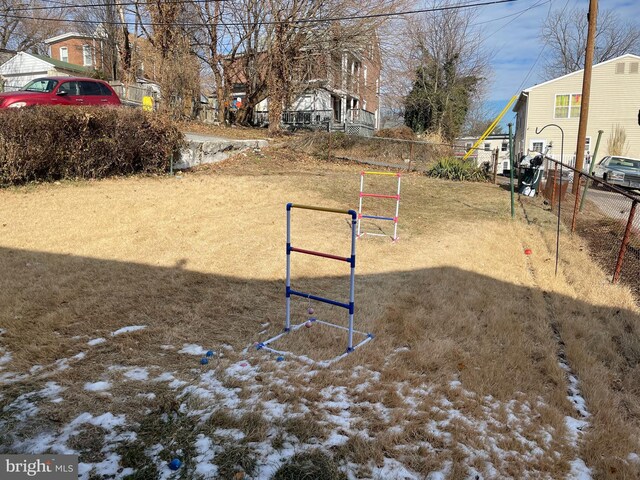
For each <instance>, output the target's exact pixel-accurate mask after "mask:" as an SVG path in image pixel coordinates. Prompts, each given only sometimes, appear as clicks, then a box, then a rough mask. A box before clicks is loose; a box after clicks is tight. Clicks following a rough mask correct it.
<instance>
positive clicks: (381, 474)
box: [372, 457, 445, 480]
mask: <svg viewBox="0 0 640 480" xmlns="http://www.w3.org/2000/svg"><path fill="white" fill-rule="evenodd" d="M433 473H434V472H432V473H430V474H429V476H428V477H427V478H429V479H430V480H436V479H439V478H440V477H432V475H433ZM372 474H373V475H372V476H373V478H376V479H380V480H383V479H384V480H386V479H394V480H414V479H415V480H418V479H419V478H420V476H419V475H418V474H417V473H415V472H412V471H411V470H409V469H407V468H406V467H405V466H404V465H402V464H401V463H400V462H398V461H397V460H395V459H393V458H386V457H385V459H384V464H383V466H382V467H375V468H373V470H372ZM441 478H442V480H444V478H445V477H444V476H442V477H441Z"/></svg>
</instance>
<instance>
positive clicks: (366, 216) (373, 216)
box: [362, 215, 395, 222]
mask: <svg viewBox="0 0 640 480" xmlns="http://www.w3.org/2000/svg"><path fill="white" fill-rule="evenodd" d="M362 218H373V219H375V220H389V221H390V222H393V221H394V220H395V219H394V218H393V217H379V216H378V215H362Z"/></svg>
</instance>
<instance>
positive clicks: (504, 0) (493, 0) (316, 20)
mask: <svg viewBox="0 0 640 480" xmlns="http://www.w3.org/2000/svg"><path fill="white" fill-rule="evenodd" d="M191 1H196V2H199V3H202V2H203V1H206V0H191ZM518 1H520V0H491V1H488V2H476V3H467V4H459V5H448V6H443V7H433V8H423V9H417V10H406V11H402V12H390V13H371V14H363V15H352V16H344V17H327V18H301V19H293V20H268V21H260V22H229V23H226V22H221V23H220V24H219V25H220V26H226V27H242V26H264V25H280V24H311V23H329V22H338V21H343V20H366V19H373V18H391V17H400V16H404V15H413V14H417V13H429V12H441V11H447V10H460V9H464V8H474V7H485V6H489V5H497V4H501V3H514V2H518ZM132 5H134V4H133V3H132ZM93 6H94V5H85V6H84V7H93ZM78 7H79V6H74V8H78ZM2 16H4V17H5V18H14V19H18V20H48V21H52V22H61V23H69V24H74V23H75V24H95V23H101V24H103V25H119V26H124V25H127V26H130V25H139V26H145V27H153V26H163V25H169V26H179V27H198V26H202V25H204V24H203V23H202V22H175V23H174V22H140V23H136V22H128V21H124V22H123V21H102V22H95V21H91V20H75V19H74V20H67V19H58V18H46V17H33V16H30V17H25V16H20V15H11V14H4V15H2Z"/></svg>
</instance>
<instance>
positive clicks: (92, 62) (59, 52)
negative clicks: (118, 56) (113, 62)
mask: <svg viewBox="0 0 640 480" xmlns="http://www.w3.org/2000/svg"><path fill="white" fill-rule="evenodd" d="M44 43H45V44H46V45H47V46H48V49H49V51H48V54H49V56H50V57H51V58H53V59H54V60H59V61H61V62H67V63H71V64H72V65H79V66H81V67H85V68H92V69H94V70H100V71H101V70H103V69H104V60H103V48H102V40H101V39H100V38H97V37H95V36H91V35H84V34H81V33H77V32H71V33H63V34H62V35H58V36H56V37H52V38H48V39H46V40H45V41H44Z"/></svg>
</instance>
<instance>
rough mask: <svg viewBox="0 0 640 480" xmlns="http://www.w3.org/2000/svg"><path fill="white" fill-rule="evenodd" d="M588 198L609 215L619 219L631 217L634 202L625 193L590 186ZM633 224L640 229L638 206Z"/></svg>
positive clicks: (639, 208) (639, 209)
mask: <svg viewBox="0 0 640 480" xmlns="http://www.w3.org/2000/svg"><path fill="white" fill-rule="evenodd" d="M639 198H640V195H639ZM587 200H590V201H591V202H593V203H595V204H596V206H597V207H598V209H599V210H600V211H601V212H602V213H604V214H605V215H607V216H608V217H611V218H615V219H619V220H627V219H628V218H629V211H630V210H631V203H632V202H631V200H630V199H629V198H627V197H625V196H623V195H620V194H618V193H615V192H610V191H606V190H602V189H599V188H593V187H590V188H589V191H588V192H587ZM633 226H634V228H636V229H638V230H640V207H636V214H635V217H634V220H633Z"/></svg>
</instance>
